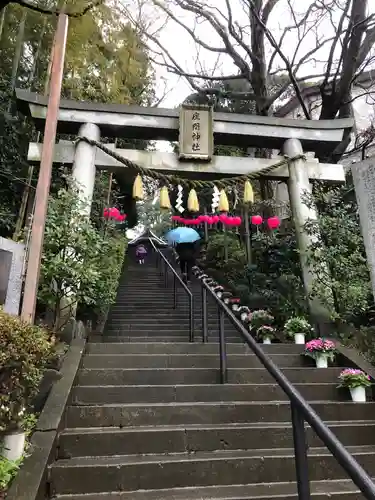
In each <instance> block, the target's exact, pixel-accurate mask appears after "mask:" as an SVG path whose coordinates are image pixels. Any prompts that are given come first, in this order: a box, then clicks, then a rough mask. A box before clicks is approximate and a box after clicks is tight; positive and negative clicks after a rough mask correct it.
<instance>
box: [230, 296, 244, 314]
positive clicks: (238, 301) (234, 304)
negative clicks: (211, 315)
mask: <svg viewBox="0 0 375 500" xmlns="http://www.w3.org/2000/svg"><path fill="white" fill-rule="evenodd" d="M229 304H230V305H231V306H232V311H234V312H237V311H238V309H239V307H240V304H241V299H239V298H237V297H232V298H230V299H229Z"/></svg>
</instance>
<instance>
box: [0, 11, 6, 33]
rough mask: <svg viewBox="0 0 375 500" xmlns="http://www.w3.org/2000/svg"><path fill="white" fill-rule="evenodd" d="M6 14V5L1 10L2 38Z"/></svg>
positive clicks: (0, 29) (0, 31)
mask: <svg viewBox="0 0 375 500" xmlns="http://www.w3.org/2000/svg"><path fill="white" fill-rule="evenodd" d="M5 14H6V7H4V8H3V9H2V10H1V16H0V40H1V36H2V34H3V29H4V22H5Z"/></svg>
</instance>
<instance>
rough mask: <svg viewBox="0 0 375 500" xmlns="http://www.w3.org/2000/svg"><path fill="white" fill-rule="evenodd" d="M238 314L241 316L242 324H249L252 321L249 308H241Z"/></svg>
mask: <svg viewBox="0 0 375 500" xmlns="http://www.w3.org/2000/svg"><path fill="white" fill-rule="evenodd" d="M237 313H238V314H239V315H240V318H241V321H242V322H244V323H248V322H249V321H250V309H249V308H248V307H247V306H240V307H239V308H238V309H237Z"/></svg>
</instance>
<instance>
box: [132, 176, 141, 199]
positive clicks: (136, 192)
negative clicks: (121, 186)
mask: <svg viewBox="0 0 375 500" xmlns="http://www.w3.org/2000/svg"><path fill="white" fill-rule="evenodd" d="M133 198H135V199H136V200H137V201H139V200H143V182H142V177H141V176H140V175H139V174H138V175H137V177H136V178H135V181H134V184H133Z"/></svg>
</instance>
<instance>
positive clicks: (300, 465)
mask: <svg viewBox="0 0 375 500" xmlns="http://www.w3.org/2000/svg"><path fill="white" fill-rule="evenodd" d="M197 269H198V271H197V274H199V273H202V274H201V276H202V275H204V272H203V271H201V270H200V269H199V268H197ZM204 276H207V275H204ZM197 277H198V278H199V276H197ZM199 281H200V282H201V284H202V289H204V290H206V294H205V295H207V292H208V293H209V294H210V295H211V296H212V297H213V299H214V300H215V301H216V304H217V306H218V308H219V341H220V374H221V382H222V383H226V382H227V359H226V346H225V333H224V315H225V316H227V317H228V319H229V320H230V321H231V322H232V324H233V325H234V326H235V327H236V328H237V329H238V331H239V332H240V334H241V336H242V337H243V339H244V340H245V342H246V344H247V345H248V346H249V347H250V349H251V350H252V351H253V353H254V354H255V355H256V356H257V357H258V359H259V360H260V361H261V363H262V364H263V366H264V367H265V368H266V370H267V371H268V373H270V374H271V375H272V377H273V378H274V379H275V380H276V382H277V383H278V385H279V386H280V387H281V389H282V390H283V391H284V392H285V393H286V395H287V396H288V398H289V400H290V404H291V413H292V426H293V440H294V452H295V465H296V478H297V487H298V498H299V500H310V498H311V494H310V481H309V472H308V458H307V442H306V431H305V421H306V422H307V423H308V424H309V425H310V426H311V428H312V429H313V430H314V431H315V433H316V434H317V435H318V437H319V438H320V439H321V440H322V441H323V443H324V445H325V446H326V447H327V448H328V450H329V451H330V452H331V453H332V455H333V456H334V457H335V458H336V460H337V462H338V463H339V464H340V465H341V466H342V467H343V469H344V470H345V471H346V472H347V473H348V475H349V476H350V478H351V479H352V480H353V482H354V483H355V484H356V485H357V486H358V488H359V489H360V490H361V492H362V493H363V494H364V496H365V498H367V499H371V500H375V484H374V482H373V481H372V479H371V477H370V476H369V475H368V474H367V472H366V471H365V470H364V469H363V468H362V467H361V465H359V463H358V462H357V461H356V460H355V459H354V457H353V456H352V455H351V454H350V453H349V452H348V451H347V449H346V448H345V447H344V446H343V444H342V443H341V442H340V441H339V440H338V439H337V437H336V436H335V434H334V433H333V432H332V431H331V430H330V429H329V428H328V427H327V425H326V424H325V423H324V422H323V420H322V419H321V418H320V417H319V415H318V414H317V413H316V412H315V410H314V409H313V408H312V407H311V406H310V404H309V403H308V402H307V401H306V400H305V399H304V397H303V396H302V394H301V393H300V392H299V391H298V390H297V389H296V388H295V387H294V386H293V384H292V383H291V382H290V381H289V380H288V378H287V377H286V376H285V375H284V374H283V372H282V371H281V370H280V369H279V368H278V367H277V366H276V364H275V363H274V362H273V361H272V359H271V358H270V357H269V356H268V355H267V354H265V352H264V351H263V349H262V348H261V347H259V345H258V343H257V342H256V341H255V340H254V339H253V337H252V336H251V335H250V333H249V332H248V331H247V330H246V329H245V328H244V326H243V325H242V323H241V322H240V321H239V320H238V319H237V317H236V316H235V315H234V314H233V312H232V311H231V310H230V309H229V308H228V307H227V305H226V304H225V303H224V302H222V301H221V300H220V298H219V297H217V295H216V294H215V293H214V292H213V290H212V289H211V288H210V287H209V285H208V284H207V283H206V278H202V279H200V280H199ZM202 297H203V294H202ZM202 311H207V309H206V308H205V307H204V304H203V307H202ZM206 314H207V313H206ZM203 315H204V312H203ZM202 322H203V325H204V324H207V318H206V319H204V318H202Z"/></svg>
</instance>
